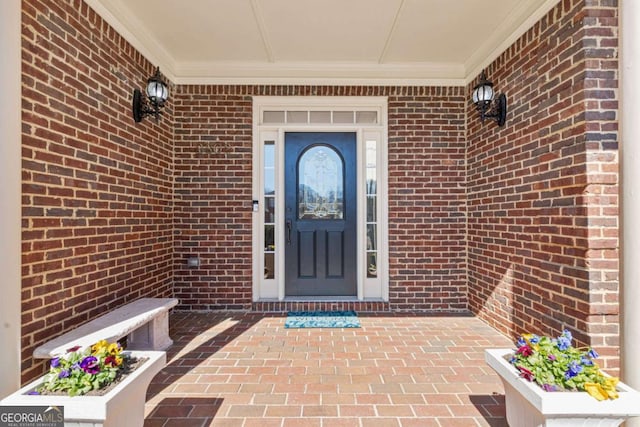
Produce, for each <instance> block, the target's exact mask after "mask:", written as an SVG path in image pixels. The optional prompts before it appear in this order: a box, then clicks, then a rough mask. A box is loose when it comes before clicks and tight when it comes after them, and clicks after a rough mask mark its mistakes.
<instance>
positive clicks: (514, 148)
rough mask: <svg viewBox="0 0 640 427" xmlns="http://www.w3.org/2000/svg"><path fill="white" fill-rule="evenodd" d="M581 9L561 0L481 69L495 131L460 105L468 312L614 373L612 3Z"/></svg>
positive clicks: (615, 208) (614, 42)
mask: <svg viewBox="0 0 640 427" xmlns="http://www.w3.org/2000/svg"><path fill="white" fill-rule="evenodd" d="M588 3H589V6H585V2H583V1H577V0H576V1H563V2H561V3H560V4H559V5H558V6H557V7H555V8H554V9H553V10H552V11H551V12H549V13H548V14H547V16H546V17H545V18H544V19H542V20H541V21H540V22H538V23H537V24H536V25H535V26H534V27H533V28H532V29H530V30H529V31H528V32H527V33H526V34H525V35H523V36H522V37H521V38H520V39H519V40H518V41H517V42H516V43H515V44H514V45H513V46H511V47H510V48H509V49H507V50H506V51H505V52H504V53H503V54H502V55H501V56H500V57H499V58H498V59H497V60H496V61H495V62H494V63H493V64H491V66H490V67H488V74H489V77H490V78H491V79H492V80H493V82H494V84H495V87H496V88H497V90H498V91H502V92H505V93H506V94H507V96H508V100H509V114H508V117H507V124H506V126H505V127H504V128H498V127H497V126H496V125H495V124H493V123H491V124H485V125H484V126H481V125H480V121H479V120H478V118H477V113H476V112H475V111H474V110H473V108H472V106H471V105H470V103H469V108H468V114H469V121H468V143H469V147H468V159H467V160H468V171H469V177H468V178H469V182H468V203H469V236H468V239H469V252H468V255H469V302H470V306H471V308H472V310H473V311H474V312H476V313H477V314H478V315H479V316H481V317H482V318H483V319H485V320H486V321H487V322H489V323H490V324H491V325H493V326H494V327H496V328H497V329H499V330H501V331H503V332H505V333H507V334H509V335H512V336H513V335H515V334H517V333H521V332H523V331H533V332H536V333H544V334H557V333H558V332H559V331H561V330H562V329H563V328H569V329H571V330H572V331H573V332H574V335H575V336H576V337H577V338H578V340H579V341H580V342H582V343H591V344H593V345H594V346H597V347H599V348H600V349H601V350H602V351H601V352H602V353H603V354H604V355H605V356H614V357H609V358H608V361H607V362H608V367H609V368H616V367H617V360H616V358H615V356H616V354H617V346H618V342H617V337H618V297H617V291H618V244H619V242H618V175H617V165H618V153H617V148H618V147H617V138H618V134H617V122H616V119H617V117H616V111H617V94H616V88H617V66H618V65H617V40H616V35H615V34H616V27H617V19H616V16H617V4H616V2H615V1H610V0H603V1H591V2H588ZM472 87H473V85H470V87H469V90H471V88H472ZM604 346H608V348H606V349H605V348H604Z"/></svg>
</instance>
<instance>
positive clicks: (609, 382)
mask: <svg viewBox="0 0 640 427" xmlns="http://www.w3.org/2000/svg"><path fill="white" fill-rule="evenodd" d="M618 381H619V379H618V378H617V377H607V378H605V379H604V382H605V386H604V390H605V391H606V392H607V395H608V396H609V399H617V398H618V391H617V390H616V386H617V385H618Z"/></svg>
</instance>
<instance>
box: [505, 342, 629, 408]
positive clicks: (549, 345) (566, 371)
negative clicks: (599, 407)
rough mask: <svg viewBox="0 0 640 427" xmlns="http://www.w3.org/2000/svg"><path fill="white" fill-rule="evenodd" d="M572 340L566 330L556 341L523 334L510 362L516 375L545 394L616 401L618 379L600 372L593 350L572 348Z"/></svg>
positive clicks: (596, 355)
mask: <svg viewBox="0 0 640 427" xmlns="http://www.w3.org/2000/svg"><path fill="white" fill-rule="evenodd" d="M572 341H573V337H572V335H571V332H569V331H567V330H565V331H563V332H562V335H560V336H559V337H558V338H549V337H544V336H543V337H539V336H537V335H532V334H524V335H522V336H521V337H520V338H519V339H518V341H517V347H518V348H517V350H516V352H515V353H514V354H513V356H511V359H510V362H511V363H512V364H513V365H514V366H515V367H516V369H517V370H518V371H519V372H520V376H522V377H523V378H525V379H527V380H528V381H535V382H536V383H537V384H539V385H540V386H541V387H542V388H543V389H544V390H546V391H586V392H588V393H589V394H590V395H591V396H593V397H595V398H596V399H598V400H605V399H616V398H617V397H618V393H617V391H616V385H617V383H618V378H615V377H609V376H607V375H605V374H604V373H603V372H602V371H601V370H600V367H599V366H598V364H597V363H596V362H595V361H594V360H595V359H596V358H597V357H598V353H596V351H595V350H594V349H592V348H590V347H589V348H576V347H573V345H572Z"/></svg>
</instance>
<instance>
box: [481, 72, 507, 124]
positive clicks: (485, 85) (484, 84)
mask: <svg viewBox="0 0 640 427" xmlns="http://www.w3.org/2000/svg"><path fill="white" fill-rule="evenodd" d="M494 95H495V93H494V91H493V83H492V82H491V81H489V80H487V76H486V74H485V73H484V71H482V74H481V75H480V82H479V83H478V84H477V85H476V87H474V88H473V103H474V104H475V105H476V109H477V110H478V112H479V113H480V121H481V122H482V123H484V119H486V118H490V119H493V120H495V121H496V123H498V126H504V123H505V121H506V120H507V96H506V95H505V94H504V93H501V94H500V95H499V96H498V99H497V100H496V101H495V102H493V103H492V101H493V97H494Z"/></svg>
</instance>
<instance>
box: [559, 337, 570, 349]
mask: <svg viewBox="0 0 640 427" xmlns="http://www.w3.org/2000/svg"><path fill="white" fill-rule="evenodd" d="M556 345H557V346H558V350H560V351H565V350H566V349H568V348H569V347H571V340H570V339H569V338H567V337H565V336H564V335H563V336H561V337H558V340H557V341H556Z"/></svg>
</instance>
